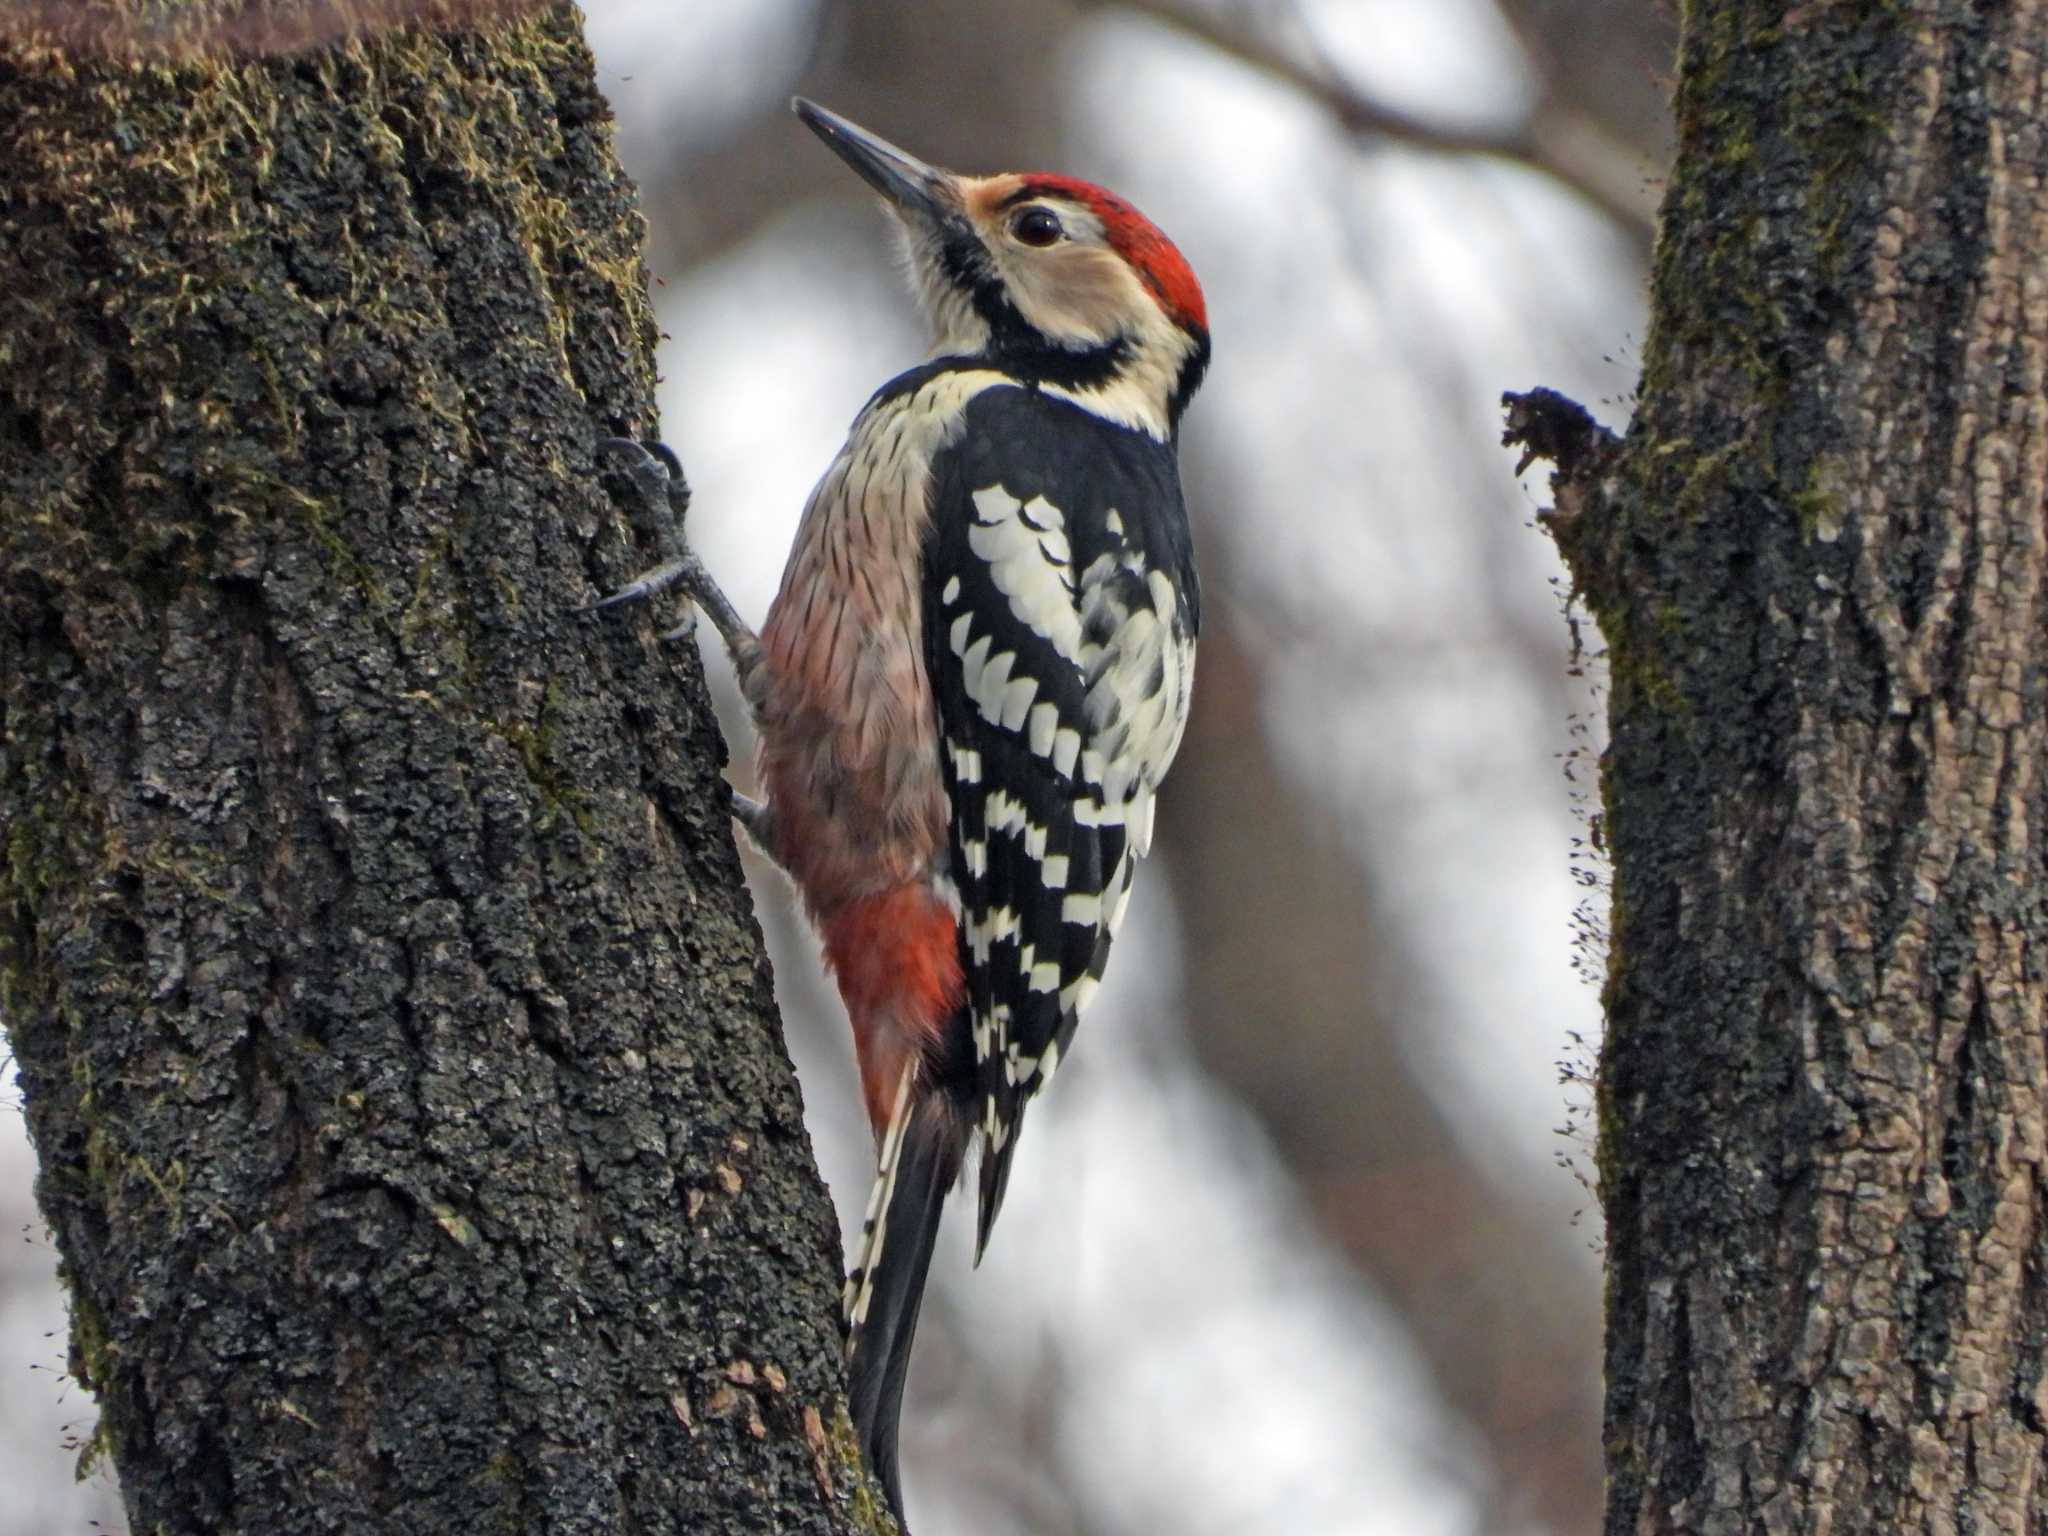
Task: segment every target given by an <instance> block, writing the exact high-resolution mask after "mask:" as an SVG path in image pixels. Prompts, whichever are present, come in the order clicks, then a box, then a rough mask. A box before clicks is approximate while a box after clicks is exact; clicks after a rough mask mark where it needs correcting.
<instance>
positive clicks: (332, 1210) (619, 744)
mask: <svg viewBox="0 0 2048 1536" xmlns="http://www.w3.org/2000/svg"><path fill="white" fill-rule="evenodd" d="M158 9H160V8H158ZM216 9H218V8H216ZM315 9H316V10H317V9H318V8H315ZM73 14H74V15H75V14H76V13H75V12H74V13H73ZM106 14H107V15H108V16H109V17H110V18H111V20H110V24H115V25H121V24H126V23H125V22H122V21H121V20H120V18H122V17H125V16H127V15H128V14H129V8H127V7H110V8H109V9H108V11H107V13H106ZM151 14H156V12H155V11H152V13H151ZM211 14H213V12H212V11H210V10H208V9H207V8H205V7H201V6H197V5H195V6H192V7H190V8H189V9H187V10H186V11H183V12H179V13H176V14H175V15H174V16H173V17H172V20H173V22H177V21H181V20H190V21H191V22H192V25H193V28H203V24H204V22H205V19H206V18H207V17H208V16H209V15H211ZM223 14H235V15H240V14H243V11H242V9H239V8H237V7H233V6H230V7H227V8H226V9H225V11H224V12H223ZM172 30H173V31H174V32H175V30H176V29H175V26H174V27H173V29H172ZM78 35H80V34H75V33H74V34H72V37H73V40H74V41H75V40H76V36H78ZM178 35H179V36H180V37H181V38H183V39H184V40H185V41H190V37H189V36H187V35H186V34H184V33H180V34H178ZM610 138H611V135H610V127H609V123H608V112H607V109H606V107H605V104H604V102H603V101H602V100H601V99H600V97H599V96H598V94H597V92H596V89H595V87H594V85H593V83H592V78H591V65H590V59H589V57H588V55H587V54H586V53H585V51H584V48H583V44H582V42H581V39H580V37H579V35H578V31H577V25H576V20H575V16H574V13H573V11H572V10H571V9H570V8H569V7H567V6H563V7H559V8H549V9H547V10H546V11H544V12H542V13H541V14H539V15H536V16H532V17H530V18H529V19H525V20H519V21H512V22H506V23H503V24H499V25H494V26H491V27H488V28H486V29H484V30H480V31H473V32H461V33H458V32H448V33H436V32H433V31H430V30H425V29H406V30H402V31H396V32H387V33H385V34H384V35H381V36H377V37H374V38H367V39H357V40H355V41H351V42H346V43H343V44H341V45H338V46H334V47H329V48H323V49H320V50H319V51H315V52H310V53H305V54H302V55H299V56H296V57H261V58H258V57H251V56H240V57H231V56H228V55H226V54H224V53H220V52H215V53H211V54H209V53H205V52H200V51H188V52H187V53H185V54H184V55H183V56H182V57H180V58H178V59H174V60H172V59H163V58H158V59H155V60H143V59H136V58H132V57H112V56H98V57H87V56H85V55H83V54H79V53H70V54H67V53H63V52H59V51H56V50H54V49H51V48H48V47H41V46H38V45H37V44H36V43H35V42H34V41H33V40H32V39H29V38H27V37H25V36H23V35H21V34H20V33H19V30H18V29H17V35H16V36H15V37H14V38H13V39H12V40H11V41H8V42H5V43H0V167H4V168H5V169H4V171H0V175H4V177H5V180H4V181H0V189H4V197H5V219H4V223H0V560H4V564H0V711H4V714H0V820H4V823H5V834H4V835H5V858H4V860H0V989H4V990H0V1010H4V1020H5V1023H6V1026H7V1029H8V1035H9V1040H10V1043H11V1044H12V1047H13V1050H14V1053H15V1056H16V1058H17V1059H18V1061H19V1064H20V1071H21V1080H22V1084H23V1090H24V1094H25V1098H26V1105H27V1115H28V1122H29V1128H30V1131H31V1133H32V1135H33V1137H34V1139H35V1143H36V1146H37V1149H38V1151H39V1153H40V1156H41V1160H42V1173H41V1178H40V1181H39V1185H38V1194H39V1197H40V1199H41V1202H42V1206H43V1209H44V1211H45V1212H46V1214H47V1216H48V1219H49V1221H50V1223H51V1225H52V1227H53V1228H54V1229H55V1233H56V1237H57V1242H58V1246H59V1249H60V1252H61V1253H62V1256H63V1262H64V1272H65V1276H66V1278H67V1281H68V1283H69V1286H70V1291H71V1303H72V1360H73V1367H74V1369H75V1371H76V1372H77V1374H78V1376H79V1377H80V1379H81V1380H83V1381H85V1382H86V1383H88V1384H89V1385H90V1386H91V1387H92V1389H93V1390H94V1392H96V1393H97V1394H98V1396H99V1401H100V1404H101V1410H102V1421H101V1429H100V1432H99V1435H98V1437H97V1438H98V1439H99V1440H100V1441H101V1442H102V1443H103V1444H104V1446H105V1448H106V1449H107V1450H109V1451H110V1452H111V1454H112V1457H113V1459H114V1462H115V1464H116V1465H117V1466H118V1468H119V1470H120V1474H121V1478H122V1483H123V1487H124V1490H125V1494H126V1498H127V1501H128V1509H129V1515H130V1519H131V1522H132V1524H133V1526H134V1528H135V1529H136V1530H137V1531H149V1532H153V1533H154V1532H208V1533H219V1532H244V1531H246V1532H261V1533H264V1536H271V1533H276V1532H285V1531H290V1532H313V1531H351V1532H355V1531H375V1530H403V1531H520V1532H550V1533H553V1532H593V1533H595V1532H606V1533H611V1532H620V1531H633V1532H661V1531H673V1532H684V1531H687V1532H693V1533H706V1532H731V1533H741V1532H770V1531H775V1532H828V1531H845V1530H871V1529H876V1528H880V1527H885V1526H886V1524H887V1521H886V1516H883V1515H878V1514H877V1513H876V1512H875V1505H874V1503H873V1501H872V1499H871V1497H870V1490H869V1489H868V1487H867V1485H866V1484H865V1483H864V1481H863V1480H862V1478H861V1476H860V1474H859V1472H858V1470H857V1463H856V1462H855V1460H853V1459H852V1458H853V1452H852V1451H851V1450H850V1449H849V1448H848V1447H849V1444H850V1442H849V1440H848V1439H847V1437H846V1435H845V1432H844V1427H843V1426H844V1420H843V1408H842V1402H841V1390H842V1389H841V1376H840V1367H839V1338H838V1333H837V1329H836V1312H837V1298H836V1291H837V1281H838V1273H839V1271H838V1261H839V1252H838V1241H837V1225H836V1223H835V1221H834V1219H833V1215H832V1211H831V1208H830V1206H829V1204H828V1202H827V1200H826V1197H825V1194H824V1191H823V1189H822V1188H821V1186H820V1184H819V1181H818V1178H817V1175H816V1171H815V1168H814V1165H813V1163H812V1159H811V1154H810V1148H809V1144H808V1141H807V1139H806V1137H805V1133H804V1128H803V1123H802V1119H801V1113H800V1110H801V1106H800V1102H799V1099H798V1094H797V1088H796V1083H795V1081H794V1078H793V1076H792V1074H791V1071H790V1068H789V1064H788V1061H787V1058H786V1056H785V1054H784V1051H783V1048H782V1043H781V1039H780V1035H779V1031H778V1027H777V1022H776V1018H775V1013H774V1006H773V1000H772V996H771V992H770V985H769V976H768V972H767V968H766V964H765V962H764V960H763V957H762V951H761V947H760V942H759V936H758V934H757V932H756V929H755V926H754V923H753V919H752V915H751V912H750V910H749V907H748V904H747V900H746V897H745V894H744V890H743V887H742V885H741V882H740V875H739V868H738V863H737V860H736V858H735V855H734V851H733V846H732V839H731V833H730V830H729V826H728V821H727V817H726V813H725V810H724V798H723V789H722V785H721V781H720V778H719V767H720V764H721V758H722V749H721V747H720V744H719V740H718V736H717V733H716V730H715V727H714V725H713V723H712V717H711V713H710V710H709V707H708V705H707V702H706V700H705V696H704V690H703V686H702V681H701V678H700V677H699V675H698V671H697V667H696V661H695V656H694V653H693V651H692V649H691V648H690V647H688V646H663V645H659V644H657V643H655V642H654V641H653V639H652V638H651V634H652V630H651V625H650V616H647V615H636V616H629V617H624V618H622V617H620V616H619V615H616V614H605V615H599V616H588V615H579V614H577V613H576V612H574V611H573V610H574V609H575V607H576V605H578V604H579V603H583V602H587V601H589V600H590V598H591V597H592V596H593V594H594V593H596V592H597V591H599V590H601V589H603V588H604V587H606V586H607V585H609V584H614V583H616V582H617V581H619V580H620V579H622V578H623V576H624V575H625V574H626V573H628V572H630V571H631V570H632V569H633V568H634V567H636V566H637V565H640V564H644V563H646V559H647V548H648V546H646V545H644V544H643V545H641V546H639V547H636V544H635V542H634V540H632V539H631V538H629V537H628V536H627V534H628V525H629V520H628V519H626V518H624V517H622V516H621V514H620V512H619V510H618V508H617V507H616V506H615V504H614V503H613V501H612V500H611V499H610V498H609V497H608V496H607V494H606V490H605V487H604V486H603V485H602V484H601V483H600V481H599V480H598V478H597V476H596V471H595V469H594V468H593V446H594V444H595V442H596V440H597V439H598V438H599V437H601V436H602V435H604V434H605V433H606V432H609V431H619V430H627V429H642V430H644V429H646V428H648V427H649V426H650V425H651V405H650V401H651V391H650V383H651V377H652V374H651V349H652V345H653V341H654V326H653V322H652V318H651V316H650V312H649V309H648V305H647V300H646V295H645V290H644V275H643V273H642V270H641V267H640V261H639V249H638V241H639V234H640V227H641V226H640V220H639V216H638V214H637V212H636V211H635V208H634V202H633V193H632V189H631V188H630V186H629V185H628V184H627V183H626V181H625V180H624V178H623V176H622V175H621V173H620V171H619V169H618V166H617V164H616V163H615V161H614V160H613V157H612V153H611V148H610ZM615 488H616V487H615ZM653 617H655V618H661V617H665V615H656V616H653Z"/></svg>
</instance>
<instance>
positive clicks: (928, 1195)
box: [847, 1099, 964, 1524]
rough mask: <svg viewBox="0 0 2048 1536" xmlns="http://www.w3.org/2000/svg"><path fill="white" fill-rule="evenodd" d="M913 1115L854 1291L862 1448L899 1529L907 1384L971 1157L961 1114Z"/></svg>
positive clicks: (850, 1376) (851, 1385) (933, 1106)
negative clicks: (950, 1203) (941, 1239)
mask: <svg viewBox="0 0 2048 1536" xmlns="http://www.w3.org/2000/svg"><path fill="white" fill-rule="evenodd" d="M910 1115H911V1122H910V1124H909V1126H908V1127H907V1128H906V1130H905V1132H904V1136H903V1142H902V1148H901V1150H900V1151H899V1152H898V1154H897V1160H896V1166H895V1170H894V1174H893V1180H892V1184H891V1187H890V1189H889V1191H888V1199H887V1204H886V1206H885V1207H884V1208H883V1209H882V1210H881V1211H880V1212H878V1213H877V1214H876V1216H875V1217H874V1218H872V1225H871V1226H870V1229H869V1231H868V1232H867V1233H866V1234H864V1238H863V1245H862V1246H863V1252H862V1254H861V1259H860V1267H859V1268H858V1269H856V1271H855V1273H854V1277H853V1282H852V1294H853V1295H854V1296H855V1297H860V1296H863V1295H864V1296H865V1311H864V1312H863V1313H861V1315H859V1316H857V1317H856V1318H855V1319H854V1321H853V1332H852V1335H851V1342H850V1345H849V1348H850V1350H851V1354H850V1357H849V1359H848V1361H847V1396H848V1399H849V1401H850V1404H851V1406H852V1409H853V1422H854V1425H855V1427H856V1428H857V1429H858V1430H859V1431H860V1441H861V1450H862V1452H863V1453H864V1454H865V1455H866V1457H867V1463H868V1469H869V1471H871V1472H873V1473H874V1475H875V1478H876V1480H877V1481H879V1482H880V1483H881V1485H882V1490H883V1492H884V1493H886V1494H887V1495H888V1496H889V1508H890V1509H892V1510H893V1511H895V1514H896V1520H897V1523H898V1524H901V1523H902V1521H903V1486H902V1482H901V1480H900V1478H899V1477H898V1475H897V1471H896V1431H897V1424H898V1420H899V1418H900V1416H901V1414H902V1411H903V1383H904V1380H905V1378H906V1377H907V1376H908V1375H909V1372H910V1344H911V1340H912V1339H913V1338H914V1337H915V1336H916V1333H917V1313H918V1308H919V1307H920V1306H921V1305H922V1304H923V1301H924V1281H925V1274H926V1272H927V1271H928V1270H929V1269H930V1268H931V1262H932V1246H933V1244H935V1243H936V1242H937V1241H938V1236H939V1213H940V1212H941V1210H942V1209H943V1208H944V1206H945V1203H946V1194H947V1192H948V1191H949V1190H951V1189H952V1187H953V1181H954V1180H955V1179H957V1178H958V1177H959V1175H960V1164H961V1160H962V1156H963V1152H964V1147H963V1145H962V1143H963V1141H964V1137H963V1136H962V1135H961V1134H960V1131H959V1128H958V1120H957V1116H956V1115H954V1114H953V1113H951V1112H950V1111H949V1108H948V1107H946V1106H942V1105H941V1104H939V1103H937V1102H934V1101H932V1100H930V1099H927V1100H925V1101H924V1102H923V1103H921V1104H918V1105H916V1106H914V1107H912V1108H911V1109H910ZM878 1243H879V1248H880V1251H879V1253H877V1251H876V1250H877V1244H878ZM858 1305H859V1303H858V1302H856V1306H858Z"/></svg>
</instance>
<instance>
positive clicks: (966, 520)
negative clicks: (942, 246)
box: [924, 386, 1200, 1253]
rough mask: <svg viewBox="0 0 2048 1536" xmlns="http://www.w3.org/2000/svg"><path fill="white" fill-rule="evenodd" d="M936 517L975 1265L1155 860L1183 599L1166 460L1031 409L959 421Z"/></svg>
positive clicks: (1077, 419) (1117, 433) (1175, 741)
mask: <svg viewBox="0 0 2048 1536" xmlns="http://www.w3.org/2000/svg"><path fill="white" fill-rule="evenodd" d="M931 514H932V522H931V530H930V533H929V534H928V535H927V541H926V549H925V555H926V562H925V572H926V575H925V591H924V605H925V656H926V664H927V666H928V668H929V671H930V675H931V684H932V689H933V692H934V694H935V695H936V697H937V700H938V706H939V718H940V725H941V728H942V730H943V732H944V735H945V747H944V757H945V762H944V768H945V773H946V781H947V788H948V790H949V792H950V794H951V796H952V805H953V807H954V815H953V836H952V850H951V851H952V874H953V878H954V881H955V882H956V884H957V885H958V887H959V892H960V905H961V943H962V949H963V959H964V961H965V965H966V970H967V977H968V1007H969V1010H970V1013H971V1019H972V1025H973V1035H974V1055H975V1064H976V1066H975V1119H976V1125H977V1127H978V1128H979V1129H980V1131H981V1132H982V1135H983V1139H984V1142H985V1145H984V1148H983V1151H984V1156H983V1159H982V1171H981V1200H980V1220H979V1224H978V1228H977V1240H976V1252H977V1253H979V1252H980V1250H981V1248H982V1247H983V1246H985V1245H986V1244H987V1241H988V1234H989V1229H990V1227H991V1226H992V1225H993V1224H994V1222H995V1218H996V1214H997V1212H998V1211H999V1210H1000V1209H1001V1206H1002V1199H1003V1190H1004V1186H1005V1184H1006V1183H1007V1180H1008V1177H1009V1167H1010V1159H1011V1156H1012V1154H1013V1152H1014V1151H1015V1148H1016V1140H1017V1134H1018V1131H1019V1129H1020V1127H1021V1124H1022V1120H1023V1114H1024V1107H1025V1105H1026V1103H1027V1102H1028V1101H1029V1099H1030V1098H1031V1096H1032V1095H1033V1094H1035V1093H1036V1092H1037V1091H1038V1090H1039V1089H1040V1088H1041V1087H1043V1086H1044V1084H1045V1083H1046V1082H1047V1081H1048V1080H1049V1079H1050V1078H1051V1076H1052V1073H1053V1070H1054V1068H1055V1067H1057V1066H1058V1064H1059V1062H1060V1060H1061V1058H1062V1057H1063V1056H1064V1054H1065V1052H1066V1049H1067V1046H1068V1043H1069V1042H1070V1041H1071V1040H1072V1038H1073V1033H1074V1026H1075V1023H1076V1021H1077V1020H1078V1018H1079V1016H1080V1012H1081V1010H1082V1008H1083V1007H1085V1006H1086V1004H1087V1002H1088V999H1089V997H1090V996H1091V995H1092V994H1093V993H1094V990H1095V986H1096V983H1097V982H1099V981H1100V980H1101V977H1102V970H1103V966H1104V964H1105V962H1106V961H1107V959H1108V956H1109V945H1110V941H1111V939H1112V938H1113V937H1114V936H1115V933H1116V927H1117V923H1118V921H1119V919H1121V917H1122V916H1123V908H1124V903H1125V901H1126V900H1127V898H1128V896H1129V894H1130V879H1131V870H1132V865H1133V863H1134V861H1135V860H1136V859H1137V858H1139V857H1141V856H1142V855H1143V854H1144V852H1145V851H1146V849H1147V847H1148V846H1149V845H1150V841H1151V829H1152V792H1153V790H1154V788H1155V787H1156V786H1157V784H1158V782H1159V779H1160V777H1161V776H1162V775H1163V774H1164V773H1165V771H1166V767H1167V764H1168V763H1169V762H1170V761H1171V760H1172V757H1173V754H1174V751H1175V750H1176V749H1177V748H1178V746H1179V744H1180V735H1181V728H1182V726H1183V724H1184V723H1185V721H1186V718H1187V699H1188V689H1189V687H1190V685H1191V683H1192V681H1193V671H1194V636H1195V631H1196V628H1197V625H1198V623H1199V618H1200V614H1199V597H1198V593H1197V589H1196V584H1195V575H1194V566H1193V563H1192V551H1191V549H1190V545H1189V538H1188V529H1187V518H1186V513H1185V510H1184V508H1183V504H1182V500H1181V491H1180V474H1179V469H1178V466H1177V464H1176V462H1175V458H1174V451H1173V448H1172V446H1171V445H1170V444H1167V443H1162V442H1159V441H1157V440H1155V439H1153V438H1150V437H1147V436H1145V435H1144V434H1142V433H1138V432H1133V431H1130V430H1128V429H1125V428H1122V427H1118V426H1116V425H1114V424H1112V423H1109V422H1106V421H1104V420H1102V419H1101V418H1100V417H1096V416H1093V415H1091V414H1089V413H1088V412H1086V411H1083V410H1081V409H1080V408H1078V407H1076V406H1073V405H1070V404H1068V403H1066V402H1064V401H1060V400H1057V399H1053V398H1050V397H1047V396H1044V395H1041V394H1038V393H1036V392H1035V391H1030V390H1027V389H1023V388H1019V387H1008V386H1000V387H997V388H994V389H990V390H987V391H985V392H983V393H982V394H981V395H979V396H977V397H976V399H975V400H974V401H973V402H972V403H971V404H970V405H969V406H968V408H967V412H966V419H965V430H964V432H963V433H962V434H961V436H960V437H959V438H958V439H957V440H956V441H955V442H954V443H953V444H952V445H951V446H949V447H948V448H946V449H945V450H944V451H942V452H941V453H940V455H939V456H938V458H937V459H936V461H935V462H934V464H933V475H932V508H931Z"/></svg>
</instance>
